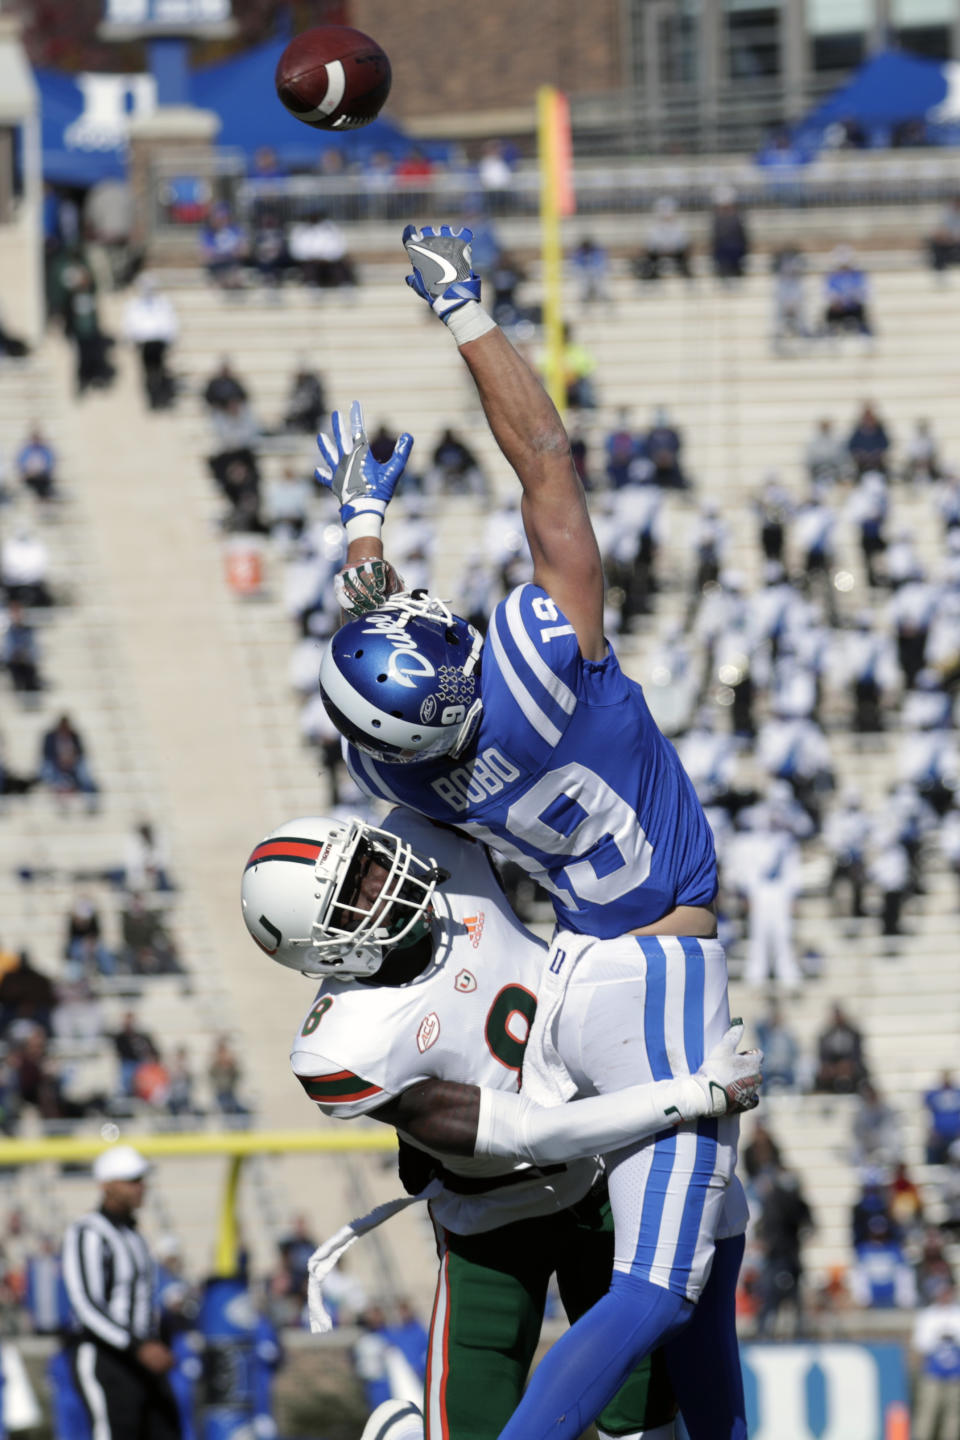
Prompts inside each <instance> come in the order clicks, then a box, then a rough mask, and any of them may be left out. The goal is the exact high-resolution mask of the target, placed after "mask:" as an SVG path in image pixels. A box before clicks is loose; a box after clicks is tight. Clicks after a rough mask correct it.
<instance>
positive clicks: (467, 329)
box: [443, 300, 497, 345]
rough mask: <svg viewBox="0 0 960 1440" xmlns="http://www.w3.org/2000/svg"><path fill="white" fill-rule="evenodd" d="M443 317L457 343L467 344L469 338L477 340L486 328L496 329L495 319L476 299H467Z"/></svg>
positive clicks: (485, 331) (484, 332)
mask: <svg viewBox="0 0 960 1440" xmlns="http://www.w3.org/2000/svg"><path fill="white" fill-rule="evenodd" d="M443 319H444V323H445V324H446V327H447V329H448V330H449V331H450V334H451V335H452V336H453V338H454V340H456V342H457V344H458V345H467V344H469V342H470V341H471V340H479V339H480V336H481V335H486V333H487V331H488V330H496V329H497V322H496V320H494V318H493V316H492V315H490V314H488V312H487V311H486V310H484V308H483V306H482V305H478V304H477V302H476V300H468V301H467V303H466V304H465V305H461V306H460V307H459V309H457V310H454V311H453V312H452V313H451V314H450V315H446V316H444V317H443Z"/></svg>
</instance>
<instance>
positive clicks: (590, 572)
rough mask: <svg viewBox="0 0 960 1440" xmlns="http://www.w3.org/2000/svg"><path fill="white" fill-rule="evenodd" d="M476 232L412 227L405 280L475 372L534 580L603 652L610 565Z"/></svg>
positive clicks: (589, 655)
mask: <svg viewBox="0 0 960 1440" xmlns="http://www.w3.org/2000/svg"><path fill="white" fill-rule="evenodd" d="M472 240H473V234H472V232H471V231H470V230H466V229H464V230H454V229H451V227H450V226H449V225H441V226H440V227H439V229H433V228H432V227H430V226H424V227H423V229H421V230H417V229H415V228H414V227H413V226H412V225H408V226H407V228H406V230H405V231H404V232H403V243H404V247H405V249H406V251H407V255H408V257H409V259H410V262H411V264H412V266H413V274H412V275H408V276H407V284H408V285H409V286H410V287H411V289H413V290H415V291H416V292H417V294H418V295H420V296H421V297H422V298H423V299H424V300H426V301H427V303H428V304H429V305H430V307H431V309H432V310H433V311H434V313H435V314H436V315H438V316H439V318H440V319H441V320H443V322H444V323H445V325H446V326H447V328H448V329H449V330H450V332H451V334H452V335H453V337H454V339H455V340H456V342H457V345H458V346H459V348H460V354H461V355H462V356H463V359H464V362H465V363H466V365H467V368H468V369H469V371H470V374H471V375H472V377H473V381H474V384H475V385H476V387H477V393H478V395H479V396H480V403H481V404H482V406H483V410H484V414H485V415H486V417H487V421H488V423H489V425H490V429H491V431H492V432H493V436H494V439H495V440H496V442H497V444H498V445H499V446H500V449H501V450H502V451H503V454H504V455H505V457H506V459H507V460H508V461H509V463H510V465H511V466H512V467H513V469H514V470H515V471H516V474H517V477H518V478H519V480H520V484H521V486H522V487H523V504H522V509H523V523H524V529H525V530H526V533H527V539H528V541H529V543H530V550H531V553H532V555H533V566H534V579H535V581H536V583H537V584H538V585H541V586H542V587H543V589H544V590H546V591H547V593H548V594H549V595H550V596H551V597H552V598H553V599H554V600H555V601H556V603H557V604H558V605H559V606H560V608H561V610H562V611H563V612H564V614H565V615H566V617H567V619H568V620H569V621H570V623H571V624H572V625H573V627H574V629H575V631H576V633H577V639H578V640H579V642H580V650H581V652H582V654H583V655H584V657H585V658H586V659H588V660H600V659H602V658H603V656H604V654H605V651H606V646H605V643H604V639H603V567H602V564H601V560H600V551H599V548H598V546H597V540H596V536H595V535H594V533H593V526H592V525H591V523H590V516H589V514H588V512H587V504H586V498H585V496H584V493H583V487H582V485H581V484H580V479H579V477H578V475H577V472H576V470H575V469H574V467H573V460H572V459H571V456H570V443H569V440H568V438H567V432H566V430H565V429H564V427H563V422H562V420H561V419H560V416H559V415H558V413H557V410H556V407H555V406H554V404H553V401H552V400H551V399H550V397H549V395H548V394H547V392H546V390H544V388H543V386H542V385H541V383H540V380H539V378H538V377H537V376H536V375H535V374H534V372H533V371H532V370H531V368H530V366H529V365H528V364H527V363H526V361H525V360H524V359H523V357H522V356H521V355H520V354H518V352H517V351H516V350H515V349H514V347H513V346H512V345H511V344H510V341H509V340H508V339H507V337H506V335H504V333H503V331H502V330H501V329H500V327H499V326H498V325H497V324H496V323H495V321H494V320H493V319H492V317H491V316H490V315H488V314H487V312H486V311H485V310H484V309H483V307H482V306H481V305H480V279H479V276H477V275H476V274H474V272H473V269H472V266H471V258H470V245H471V241H472Z"/></svg>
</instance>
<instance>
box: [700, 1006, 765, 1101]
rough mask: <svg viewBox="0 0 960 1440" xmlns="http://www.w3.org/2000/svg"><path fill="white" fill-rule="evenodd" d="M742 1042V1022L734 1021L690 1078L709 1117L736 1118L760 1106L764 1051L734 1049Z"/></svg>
mask: <svg viewBox="0 0 960 1440" xmlns="http://www.w3.org/2000/svg"><path fill="white" fill-rule="evenodd" d="M742 1039H743V1021H742V1020H739V1019H738V1020H734V1021H733V1022H732V1023H731V1025H730V1029H729V1030H728V1031H727V1033H726V1034H725V1035H724V1037H723V1039H722V1040H721V1041H720V1043H719V1045H715V1046H714V1048H713V1049H712V1050H711V1051H710V1054H709V1055H708V1056H707V1058H706V1060H704V1062H703V1064H702V1065H701V1066H700V1069H699V1070H698V1071H697V1072H696V1074H694V1075H692V1076H691V1079H693V1080H695V1081H696V1082H697V1084H698V1085H700V1087H701V1088H702V1089H703V1091H704V1093H705V1094H706V1097H707V1104H708V1107H709V1108H708V1110H707V1114H708V1115H737V1114H739V1113H741V1112H742V1111H744V1110H753V1109H755V1108H756V1106H757V1105H758V1104H759V1103H760V1096H759V1093H758V1092H759V1089H760V1085H761V1083H762V1080H763V1074H762V1069H763V1051H762V1050H746V1051H744V1052H743V1053H742V1054H741V1053H740V1052H738V1050H737V1046H738V1045H739V1044H740V1041H741V1040H742Z"/></svg>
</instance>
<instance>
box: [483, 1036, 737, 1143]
mask: <svg viewBox="0 0 960 1440" xmlns="http://www.w3.org/2000/svg"><path fill="white" fill-rule="evenodd" d="M742 1037H743V1022H742V1021H739V1020H738V1021H737V1022H736V1023H735V1024H733V1025H731V1026H730V1029H729V1030H728V1031H727V1033H726V1034H725V1035H724V1037H723V1039H722V1040H721V1041H720V1044H719V1045H717V1046H716V1047H715V1049H713V1050H712V1051H711V1052H710V1054H709V1055H708V1056H707V1059H706V1060H705V1061H704V1063H703V1065H702V1066H701V1067H700V1069H699V1070H698V1071H697V1072H696V1074H694V1075H678V1076H676V1078H675V1079H673V1080H656V1081H654V1082H652V1083H651V1084H648V1085H631V1086H628V1087H627V1088H626V1089H625V1090H617V1091H615V1092H614V1093H613V1094H612V1095H592V1096H589V1097H588V1098H587V1099H584V1100H570V1101H569V1102H568V1103H567V1104H566V1105H552V1106H543V1105H536V1104H534V1102H533V1101H532V1100H527V1099H526V1098H525V1096H524V1095H523V1094H520V1095H511V1094H509V1093H508V1092H506V1091H501V1090H488V1089H481V1091H480V1118H479V1121H478V1124H477V1142H476V1145H475V1147H474V1154H475V1155H495V1156H498V1157H501V1158H503V1159H506V1160H510V1159H518V1158H519V1159H521V1160H528V1161H529V1162H530V1163H531V1164H533V1165H546V1164H551V1165H552V1164H557V1163H559V1162H561V1161H564V1160H578V1159H582V1158H584V1157H585V1156H587V1155H598V1154H601V1155H602V1154H604V1153H606V1152H607V1151H609V1150H620V1149H622V1148H623V1146H624V1145H632V1144H634V1143H635V1142H636V1141H638V1140H645V1139H646V1138H647V1137H648V1136H650V1135H656V1134H658V1133H659V1132H660V1131H661V1130H666V1129H668V1128H669V1127H670V1126H671V1125H682V1124H684V1123H685V1122H686V1121H688V1120H701V1119H704V1118H706V1117H707V1116H714V1115H734V1114H737V1113H738V1112H740V1111H742V1110H752V1109H753V1108H754V1106H755V1105H756V1104H757V1101H758V1095H757V1091H758V1088H759V1086H760V1083H761V1078H762V1077H761V1065H762V1063H763V1055H762V1053H761V1052H760V1051H759V1050H749V1051H747V1053H746V1054H743V1055H740V1054H738V1053H737V1045H738V1044H739V1042H740V1040H741V1039H742Z"/></svg>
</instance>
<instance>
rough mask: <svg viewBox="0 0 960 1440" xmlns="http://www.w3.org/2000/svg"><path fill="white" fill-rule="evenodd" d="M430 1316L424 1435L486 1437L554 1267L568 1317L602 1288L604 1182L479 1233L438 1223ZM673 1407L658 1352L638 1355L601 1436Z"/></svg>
mask: <svg viewBox="0 0 960 1440" xmlns="http://www.w3.org/2000/svg"><path fill="white" fill-rule="evenodd" d="M438 1245H439V1252H440V1273H439V1276H438V1280H437V1293H436V1298H435V1301H434V1308H433V1317H432V1320H431V1325H430V1350H429V1355H428V1360H427V1377H426V1405H425V1414H426V1433H427V1440H496V1437H497V1435H499V1433H500V1431H501V1430H502V1428H503V1426H504V1425H505V1424H506V1422H507V1420H508V1419H509V1418H510V1416H511V1415H512V1414H513V1412H514V1410H515V1409H516V1408H517V1405H518V1403H519V1401H520V1397H521V1396H522V1394H523V1388H524V1385H525V1383H526V1379H527V1375H528V1372H529V1370H530V1366H531V1364H532V1363H533V1358H534V1354H535V1352H536V1349H537V1344H538V1342H539V1339H540V1327H541V1324H542V1321H543V1312H544V1305H545V1303H546V1296H547V1286H548V1284H549V1281H550V1277H551V1275H553V1274H554V1273H556V1276H557V1286H558V1289H559V1291H560V1298H561V1300H562V1301H563V1307H564V1310H565V1311H566V1313H567V1318H568V1319H569V1320H570V1321H571V1322H572V1321H574V1320H576V1319H577V1318H578V1317H579V1316H580V1315H582V1314H583V1313H584V1311H585V1310H589V1308H590V1306H591V1305H593V1304H595V1303H596V1301H597V1300H599V1299H600V1298H601V1297H602V1296H603V1295H604V1294H605V1293H606V1291H607V1287H608V1285H609V1283H610V1278H611V1275H612V1272H613V1221H612V1217H611V1215H610V1205H609V1202H608V1201H607V1199H606V1191H605V1189H602V1188H601V1189H595V1190H594V1191H592V1192H591V1193H590V1195H588V1196H586V1198H585V1199H584V1200H582V1201H581V1202H580V1203H579V1204H578V1205H574V1206H571V1207H570V1208H569V1209H568V1210H564V1211H560V1212H559V1213H558V1214H556V1215H549V1216H543V1217H538V1218H536V1219H531V1220H519V1221H517V1222H515V1223H514V1224H512V1225H505V1226H502V1227H501V1228H500V1229H499V1230H490V1231H488V1232H486V1233H485V1234H483V1235H454V1234H453V1233H452V1232H450V1231H448V1230H439V1231H438ZM676 1411H677V1406H676V1402H675V1400H674V1397H673V1392H672V1390H671V1387H670V1382H669V1380H668V1378H667V1374H666V1367H665V1366H664V1364H663V1362H662V1359H661V1356H660V1354H659V1352H655V1353H654V1354H653V1355H652V1356H650V1357H648V1358H647V1359H646V1360H644V1361H642V1362H641V1364H640V1365H638V1367H637V1369H636V1370H635V1371H634V1372H633V1374H632V1375H631V1376H630V1377H629V1379H628V1380H627V1381H626V1382H625V1383H624V1385H623V1386H622V1387H621V1389H620V1390H619V1391H618V1392H617V1394H616V1395H615V1396H614V1397H613V1399H612V1400H611V1401H610V1403H609V1405H607V1407H606V1409H605V1410H604V1411H603V1412H602V1414H601V1415H599V1416H598V1418H597V1425H598V1426H599V1428H600V1429H602V1430H604V1431H606V1433H607V1434H608V1435H629V1434H633V1433H634V1432H636V1431H637V1430H644V1429H652V1428H653V1427H655V1426H657V1425H664V1424H666V1423H667V1422H668V1421H669V1420H671V1419H672V1418H673V1416H674V1415H675V1414H676Z"/></svg>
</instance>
